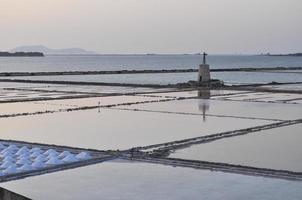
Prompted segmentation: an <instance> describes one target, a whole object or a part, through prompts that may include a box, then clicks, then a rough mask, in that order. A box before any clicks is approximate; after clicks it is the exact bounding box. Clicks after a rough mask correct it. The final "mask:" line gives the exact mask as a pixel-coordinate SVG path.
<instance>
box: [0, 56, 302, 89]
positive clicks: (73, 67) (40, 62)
mask: <svg viewBox="0 0 302 200" xmlns="http://www.w3.org/2000/svg"><path fill="white" fill-rule="evenodd" d="M201 61H202V55H46V56H45V57H0V72H51V71H57V72H61V71H97V70H104V71H105V70H133V69H135V70H144V69H194V68H196V69H197V68H198V65H199V64H200V63H201ZM207 62H208V64H210V67H211V68H212V69H218V68H249V67H253V68H257V67H302V57H290V56H259V55H209V56H208V57H207ZM212 77H213V78H217V79H221V80H223V81H225V82H226V83H229V84H241V83H243V84H245V83H267V82H273V81H275V82H302V70H296V71H291V72H290V73H288V72H284V73H280V72H271V73H258V72H216V73H212ZM17 78H18V79H34V80H67V81H68V80H69V81H88V82H98V81H99V82H119V83H139V84H142V83H147V84H150V83H154V84H174V83H179V82H186V81H189V80H196V79H197V73H177V74H176V73H171V74H127V75H125V74H123V75H85V76H71V75H70V76H44V77H17Z"/></svg>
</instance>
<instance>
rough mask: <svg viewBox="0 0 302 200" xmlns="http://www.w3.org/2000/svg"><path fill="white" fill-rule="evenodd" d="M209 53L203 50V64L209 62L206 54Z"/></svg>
mask: <svg viewBox="0 0 302 200" xmlns="http://www.w3.org/2000/svg"><path fill="white" fill-rule="evenodd" d="M207 55H208V54H206V52H203V59H202V64H203V65H206V64H207V61H206V56H207Z"/></svg>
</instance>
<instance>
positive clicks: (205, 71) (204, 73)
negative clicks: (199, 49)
mask: <svg viewBox="0 0 302 200" xmlns="http://www.w3.org/2000/svg"><path fill="white" fill-rule="evenodd" d="M207 55H208V54H206V53H203V60H202V64H201V65H199V70H198V82H199V83H205V82H210V80H211V75H210V65H208V64H207V62H206V56H207Z"/></svg>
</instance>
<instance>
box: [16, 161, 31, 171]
mask: <svg viewBox="0 0 302 200" xmlns="http://www.w3.org/2000/svg"><path fill="white" fill-rule="evenodd" d="M29 170H33V167H32V166H31V165H29V164H28V163H24V165H23V166H22V167H19V168H18V171H21V172H22V171H29Z"/></svg>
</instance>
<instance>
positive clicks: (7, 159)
mask: <svg viewBox="0 0 302 200" xmlns="http://www.w3.org/2000/svg"><path fill="white" fill-rule="evenodd" d="M6 161H10V162H14V161H15V159H14V158H13V157H12V156H6V157H4V159H3V162H6Z"/></svg>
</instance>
